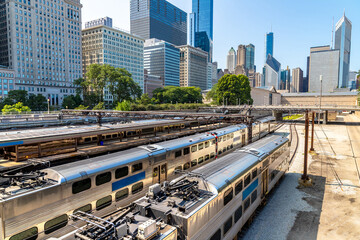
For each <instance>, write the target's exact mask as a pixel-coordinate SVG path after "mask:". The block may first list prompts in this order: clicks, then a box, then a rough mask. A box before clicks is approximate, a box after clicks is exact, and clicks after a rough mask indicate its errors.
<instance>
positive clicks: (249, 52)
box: [245, 44, 255, 70]
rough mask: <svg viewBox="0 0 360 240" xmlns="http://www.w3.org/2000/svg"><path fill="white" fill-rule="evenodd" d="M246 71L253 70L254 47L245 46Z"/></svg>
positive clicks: (251, 45)
mask: <svg viewBox="0 0 360 240" xmlns="http://www.w3.org/2000/svg"><path fill="white" fill-rule="evenodd" d="M245 67H246V68H247V69H248V70H255V46H254V45H253V44H249V45H247V46H246V64H245Z"/></svg>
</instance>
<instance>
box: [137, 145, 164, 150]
mask: <svg viewBox="0 0 360 240" xmlns="http://www.w3.org/2000/svg"><path fill="white" fill-rule="evenodd" d="M139 148H142V149H145V150H146V151H149V152H156V151H160V150H163V149H164V148H163V147H162V146H160V145H156V144H153V145H147V146H140V147H139Z"/></svg>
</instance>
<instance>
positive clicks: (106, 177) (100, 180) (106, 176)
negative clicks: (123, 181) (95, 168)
mask: <svg viewBox="0 0 360 240" xmlns="http://www.w3.org/2000/svg"><path fill="white" fill-rule="evenodd" d="M110 181H111V172H106V173H102V174H99V175H97V176H96V186H99V185H102V184H105V183H107V182H110Z"/></svg>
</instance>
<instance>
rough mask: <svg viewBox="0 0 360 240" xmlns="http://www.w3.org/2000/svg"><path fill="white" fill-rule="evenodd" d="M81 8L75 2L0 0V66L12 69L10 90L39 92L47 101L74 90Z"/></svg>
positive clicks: (54, 101)
mask: <svg viewBox="0 0 360 240" xmlns="http://www.w3.org/2000/svg"><path fill="white" fill-rule="evenodd" d="M81 8H82V5H81V3H80V0H58V1H56V2H52V3H51V4H49V2H45V1H4V0H3V1H1V2H0V16H1V20H0V21H1V23H0V65H2V66H5V67H9V68H11V69H14V71H15V79H16V80H15V85H16V90H26V91H29V89H30V91H29V93H33V94H42V95H44V96H45V97H46V98H49V99H50V104H51V105H60V104H61V103H62V99H63V98H64V97H65V96H66V95H70V94H74V93H75V86H74V84H73V81H74V80H75V79H77V78H80V77H82V68H81V56H82V50H81ZM33 90H34V91H33Z"/></svg>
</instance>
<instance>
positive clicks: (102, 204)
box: [96, 195, 112, 210]
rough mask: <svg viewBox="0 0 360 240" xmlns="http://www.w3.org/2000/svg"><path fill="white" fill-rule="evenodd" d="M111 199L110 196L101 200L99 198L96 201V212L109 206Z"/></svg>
mask: <svg viewBox="0 0 360 240" xmlns="http://www.w3.org/2000/svg"><path fill="white" fill-rule="evenodd" d="M111 201H112V198H111V196H110V195H109V196H106V197H103V198H100V199H99V200H97V201H96V210H101V209H103V208H106V207H108V206H110V205H111Z"/></svg>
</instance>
